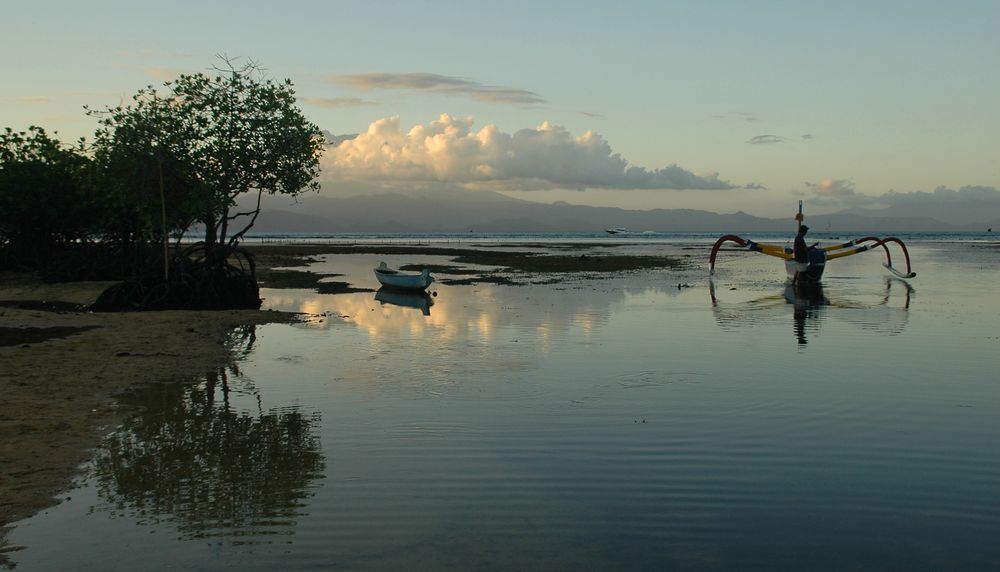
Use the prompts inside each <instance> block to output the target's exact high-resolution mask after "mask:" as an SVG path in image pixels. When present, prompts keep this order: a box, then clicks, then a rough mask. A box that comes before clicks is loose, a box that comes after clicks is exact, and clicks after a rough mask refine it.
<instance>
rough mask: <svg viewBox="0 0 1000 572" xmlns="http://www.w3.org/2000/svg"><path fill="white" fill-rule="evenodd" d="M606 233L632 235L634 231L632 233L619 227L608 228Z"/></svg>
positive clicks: (605, 230)
mask: <svg viewBox="0 0 1000 572" xmlns="http://www.w3.org/2000/svg"><path fill="white" fill-rule="evenodd" d="M604 232H606V233H608V234H627V233H630V232H632V231H630V230H629V229H627V228H622V227H617V228H606V229H604Z"/></svg>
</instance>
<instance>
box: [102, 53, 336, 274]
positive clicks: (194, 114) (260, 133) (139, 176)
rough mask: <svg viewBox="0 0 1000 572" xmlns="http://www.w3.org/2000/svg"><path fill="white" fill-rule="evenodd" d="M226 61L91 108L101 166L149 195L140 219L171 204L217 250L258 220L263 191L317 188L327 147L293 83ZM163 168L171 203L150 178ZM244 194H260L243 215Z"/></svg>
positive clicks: (174, 215)
mask: <svg viewBox="0 0 1000 572" xmlns="http://www.w3.org/2000/svg"><path fill="white" fill-rule="evenodd" d="M223 62H224V67H222V68H217V69H216V71H217V72H218V73H217V74H216V75H215V76H213V77H209V76H208V75H205V74H200V73H199V74H191V75H181V76H179V77H178V78H177V79H176V80H173V81H170V82H167V83H165V84H164V86H163V87H164V93H162V94H161V93H160V92H159V91H157V89H156V88H154V87H152V86H149V87H147V88H145V89H142V90H140V91H139V92H138V93H137V94H136V95H135V96H134V97H133V100H132V101H133V103H132V104H131V105H127V106H119V107H115V108H110V109H107V110H104V111H100V112H94V111H91V112H90V113H92V114H94V115H97V116H99V118H100V123H101V129H100V130H99V131H98V132H97V134H96V140H95V143H94V147H95V149H96V150H97V151H96V156H97V158H98V159H99V162H100V163H101V164H102V165H103V166H104V167H105V168H106V169H107V171H108V172H109V173H114V174H115V177H116V179H117V180H118V181H119V183H118V184H120V185H123V186H125V187H127V188H128V189H131V191H132V192H134V193H137V194H138V195H139V196H140V197H141V198H142V200H144V201H145V202H144V205H145V206H144V207H143V208H142V209H141V213H142V215H143V216H145V217H146V219H148V220H152V219H154V218H155V216H150V213H155V211H156V208H157V207H161V208H162V207H163V206H165V208H166V210H167V211H168V212H169V213H171V214H170V216H169V218H170V222H169V224H168V226H172V227H173V228H174V230H180V229H185V228H187V227H186V226H185V222H187V223H190V222H192V221H197V222H199V223H201V225H202V226H203V229H204V233H205V235H204V240H205V244H206V246H207V248H208V252H209V253H210V255H213V256H214V254H215V250H216V247H217V246H225V247H229V248H232V247H235V246H236V244H237V243H238V242H239V239H240V238H242V236H243V235H244V234H245V233H246V231H247V230H249V228H250V227H251V226H252V225H253V223H254V221H255V220H256V217H257V215H258V214H259V210H260V209H259V205H260V201H259V199H260V196H261V194H263V193H268V194H275V193H280V194H287V195H296V194H299V193H301V192H304V191H307V190H313V189H316V188H318V185H317V183H316V182H315V177H316V175H317V174H318V173H319V155H320V153H321V151H322V149H323V137H322V133H321V132H320V130H319V128H318V127H317V126H316V125H314V124H312V123H310V122H309V121H308V120H307V119H306V118H305V116H304V115H303V114H302V112H301V111H300V110H299V109H298V108H297V107H296V105H295V92H294V90H293V88H292V83H291V81H289V80H285V81H283V82H280V83H278V82H274V81H272V80H270V79H267V78H265V77H263V74H262V72H261V70H260V68H259V67H258V66H257V65H256V64H255V63H253V62H250V63H248V64H245V65H242V66H237V65H236V63H235V62H234V61H233V60H228V59H224V60H223ZM153 164H155V165H156V166H157V168H156V169H155V170H154V169H150V168H148V166H151V165H153ZM143 166H146V167H147V168H143ZM161 169H162V170H163V173H164V174H165V177H166V179H168V180H169V181H170V186H172V187H174V188H173V190H171V191H169V193H166V192H165V193H164V194H165V195H168V194H169V196H164V197H163V201H162V202H163V203H164V204H163V205H161V204H158V199H157V197H159V191H156V192H153V188H154V187H156V186H157V185H158V178H157V183H156V184H153V178H151V176H150V173H158V172H159V171H160V170H161ZM166 186H167V184H166V183H165V184H164V187H166ZM246 193H256V194H257V199H258V200H257V208H255V209H251V210H250V211H247V212H236V211H235V210H234V208H235V207H236V200H237V198H238V197H240V196H241V195H244V194H246ZM224 251H225V249H223V252H224Z"/></svg>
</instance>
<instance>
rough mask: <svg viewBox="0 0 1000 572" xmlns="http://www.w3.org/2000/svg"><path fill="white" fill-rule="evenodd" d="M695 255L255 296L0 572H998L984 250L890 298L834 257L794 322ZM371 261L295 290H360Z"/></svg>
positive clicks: (916, 253)
mask: <svg viewBox="0 0 1000 572" xmlns="http://www.w3.org/2000/svg"><path fill="white" fill-rule="evenodd" d="M708 244H710V243H708ZM708 244H700V245H696V246H694V247H692V246H691V245H686V246H684V245H682V246H677V247H676V248H677V252H678V253H680V254H690V255H691V256H692V260H694V261H696V262H697V266H696V267H694V268H692V269H691V270H689V271H685V272H682V273H676V272H669V271H662V272H661V271H654V272H642V273H637V274H628V275H626V276H619V277H615V278H611V279H602V280H591V279H586V278H576V279H573V280H570V281H567V282H564V283H561V284H554V285H528V286H495V285H475V286H446V285H435V286H434V287H432V290H433V291H434V292H436V294H437V295H436V296H434V297H428V298H422V297H410V298H395V299H383V300H381V301H380V300H377V299H376V298H375V295H374V294H372V293H358V294H344V295H319V294H316V293H313V292H311V291H299V290H267V291H264V295H265V296H266V297H267V300H266V302H265V305H266V306H269V307H272V308H277V309H286V310H296V311H304V312H308V313H310V314H312V316H313V317H312V318H311V319H310V320H309V323H307V324H305V325H296V326H288V325H269V326H264V327H258V328H256V329H255V330H245V331H241V332H237V333H235V334H234V336H236V338H237V341H238V343H239V344H240V345H241V347H242V348H243V349H244V353H245V358H244V359H243V360H242V361H240V363H239V364H237V366H236V367H234V368H231V369H228V370H225V371H219V372H212V373H210V374H208V375H206V378H205V379H204V380H202V381H201V383H198V384H193V385H192V384H189V385H174V386H157V387H154V388H149V389H146V390H143V391H140V392H137V393H135V394H134V395H132V396H130V397H129V398H128V401H130V402H133V403H139V404H143V405H144V406H145V407H146V408H147V409H146V412H145V413H144V414H143V415H140V416H137V417H135V418H133V419H131V420H129V421H128V422H127V423H125V424H124V426H122V427H121V428H120V429H119V430H118V431H117V432H116V433H114V434H111V435H109V436H108V438H107V439H106V441H105V443H104V444H103V445H102V447H101V448H100V449H99V450H98V451H97V452H96V457H95V460H94V462H93V463H92V466H91V467H90V474H89V476H88V477H87V479H86V480H85V482H84V483H83V484H82V486H81V487H80V488H79V489H76V490H74V491H72V492H70V493H69V496H70V497H71V498H70V499H69V500H67V501H65V502H63V503H62V504H60V505H59V506H57V507H55V508H52V509H50V510H48V511H46V512H45V513H43V514H42V515H39V516H36V517H34V518H32V519H28V520H26V521H23V522H21V523H18V525H17V528H15V530H14V531H13V532H12V533H11V535H10V538H9V540H10V542H11V543H12V544H15V545H20V546H24V547H25V549H24V550H22V551H19V552H16V553H14V554H13V555H12V556H13V558H14V560H15V561H16V562H17V563H18V565H19V569H23V570H80V569H91V570H135V569H192V570H217V569H236V568H238V569H247V570H274V569H302V570H308V569H315V570H328V569H344V570H368V569H384V570H416V569H419V570H434V569H453V570H525V569H534V570H564V569H575V570H581V569H593V570H612V569H622V570H637V569H653V570H664V569H693V570H734V569H738V570H753V569H759V570H776V569H811V570H886V569H896V570H920V569H923V570H962V569H965V570H984V569H993V570H995V569H1000V542H997V538H1000V437H998V432H997V427H998V424H997V419H1000V387H998V378H997V373H996V370H997V363H998V359H997V358H996V355H997V350H998V346H1000V326H998V323H997V322H998V314H1000V312H998V309H1000V302H998V300H997V289H996V284H997V281H998V278H1000V271H998V262H1000V249H997V248H988V247H985V246H983V245H981V244H980V245H977V244H967V243H943V242H941V243H939V242H934V241H927V242H918V243H917V244H916V245H914V246H913V247H912V248H911V255H912V257H913V260H914V267H915V270H916V271H917V273H918V276H917V278H916V279H914V280H912V281H911V284H910V285H907V284H906V283H905V282H903V281H900V280H897V279H890V278H887V277H886V273H885V272H884V271H883V270H882V269H881V267H880V262H881V260H880V259H879V254H876V253H869V254H863V255H860V256H855V257H850V258H846V259H842V260H837V261H834V262H831V263H830V266H829V268H828V270H827V276H826V279H825V280H824V289H823V291H822V292H821V294H819V295H817V296H813V297H811V298H810V299H801V298H796V297H795V296H794V294H793V293H791V292H788V291H786V288H785V285H784V271H783V268H782V267H781V265H780V262H778V261H776V260H775V259H772V258H768V257H764V256H760V255H752V254H739V255H735V254H727V255H725V256H723V257H722V259H721V260H720V263H719V269H718V275H717V276H716V277H715V279H714V280H713V281H712V282H711V283H710V281H709V280H708V278H707V275H706V269H705V264H706V260H705V259H707V251H708ZM627 248H629V249H632V250H641V249H647V250H648V249H654V250H655V249H656V248H660V246H657V245H637V246H633V247H627ZM686 249H687V250H686ZM377 260H378V258H376V257H373V256H368V255H357V256H355V255H350V256H337V257H334V258H330V259H328V261H327V262H324V263H320V264H318V265H317V270H319V271H327V272H337V273H341V274H345V275H346V278H344V277H340V278H335V279H336V280H348V281H350V282H352V283H354V284H355V285H357V286H368V287H373V288H374V287H375V286H376V284H375V282H374V278H373V277H372V275H371V270H370V269H371V268H372V267H373V266H374V265H375V264H376V263H377ZM385 260H386V261H387V262H389V263H390V265H393V264H401V263H408V262H423V263H444V262H446V260H445V259H442V258H437V257H432V256H395V257H385ZM678 284H682V285H685V286H684V287H680V288H678ZM686 285H690V287H687V286H686ZM380 298H384V296H380Z"/></svg>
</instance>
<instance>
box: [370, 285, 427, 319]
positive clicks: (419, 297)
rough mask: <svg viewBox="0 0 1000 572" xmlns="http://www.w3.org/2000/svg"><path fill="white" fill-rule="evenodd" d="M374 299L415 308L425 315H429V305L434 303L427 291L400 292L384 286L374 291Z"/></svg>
mask: <svg viewBox="0 0 1000 572" xmlns="http://www.w3.org/2000/svg"><path fill="white" fill-rule="evenodd" d="M375 299H376V300H378V301H379V302H381V303H382V304H391V305H393V306H401V307H403V308H416V309H418V310H420V313H421V314H423V315H425V316H430V315H431V306H433V305H434V300H433V299H432V298H431V295H430V294H428V293H427V292H423V291H421V292H401V291H399V290H393V289H391V288H385V287H382V288H379V289H378V292H375Z"/></svg>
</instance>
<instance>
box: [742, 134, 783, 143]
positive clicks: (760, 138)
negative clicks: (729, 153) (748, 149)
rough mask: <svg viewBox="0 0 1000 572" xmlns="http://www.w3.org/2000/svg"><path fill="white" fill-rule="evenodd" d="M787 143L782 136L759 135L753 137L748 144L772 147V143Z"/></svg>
mask: <svg viewBox="0 0 1000 572" xmlns="http://www.w3.org/2000/svg"><path fill="white" fill-rule="evenodd" d="M782 141H786V139H785V138H784V137H782V136H780V135H757V136H756V137H751V138H750V140H749V141H747V143H749V144H751V145H770V144H771V143H781V142H782Z"/></svg>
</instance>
